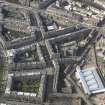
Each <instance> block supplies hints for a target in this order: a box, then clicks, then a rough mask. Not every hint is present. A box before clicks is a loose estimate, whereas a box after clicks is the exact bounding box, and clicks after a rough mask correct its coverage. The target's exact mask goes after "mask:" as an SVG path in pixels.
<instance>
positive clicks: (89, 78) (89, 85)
mask: <svg viewBox="0 0 105 105" xmlns="http://www.w3.org/2000/svg"><path fill="white" fill-rule="evenodd" d="M77 72H78V74H79V79H80V82H81V83H82V86H83V89H84V91H85V93H86V94H88V95H91V94H95V93H100V92H104V91H105V87H104V85H103V83H102V81H101V79H100V77H99V75H98V73H97V71H96V68H95V67H91V68H87V69H83V70H77Z"/></svg>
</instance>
